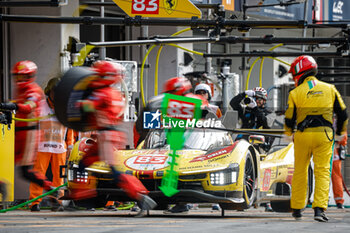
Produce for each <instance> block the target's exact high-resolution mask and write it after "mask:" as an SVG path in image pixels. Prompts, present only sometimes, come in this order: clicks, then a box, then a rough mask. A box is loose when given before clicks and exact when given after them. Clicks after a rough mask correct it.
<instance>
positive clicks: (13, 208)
mask: <svg viewBox="0 0 350 233" xmlns="http://www.w3.org/2000/svg"><path fill="white" fill-rule="evenodd" d="M65 186H67V183H65V184H62V185H61V186H58V187H57V188H55V189H53V190H50V191H48V192H47V193H44V194H42V195H40V196H38V197H36V198H33V199H32V200H29V201H26V202H24V203H21V204H19V205H16V206H13V207H11V208H8V209H3V210H0V213H5V212H7V211H12V210H16V209H18V208H21V207H23V206H25V205H27V204H30V203H32V202H33V201H36V200H38V199H40V198H43V197H46V196H47V195H50V194H52V193H54V192H56V191H58V190H59V189H60V188H62V187H65Z"/></svg>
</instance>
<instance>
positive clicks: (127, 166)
mask: <svg viewBox="0 0 350 233" xmlns="http://www.w3.org/2000/svg"><path fill="white" fill-rule="evenodd" d="M185 134H186V135H185V138H186V141H185V144H184V147H183V149H182V150H180V151H178V155H179V158H178V161H177V163H178V168H177V170H178V173H179V180H178V190H179V192H178V193H176V194H175V195H173V196H171V197H167V196H165V195H164V194H163V193H162V191H161V190H160V189H159V186H160V185H161V180H162V177H163V175H164V172H165V170H166V169H167V167H168V166H169V164H168V163H169V161H170V159H171V157H170V156H168V154H169V151H170V150H169V148H170V147H169V145H168V144H167V141H166V136H165V131H164V130H163V129H158V130H153V131H151V132H150V133H149V134H148V135H147V137H146V139H145V140H144V142H143V143H141V144H140V145H139V146H138V148H136V149H134V150H120V151H118V152H115V153H119V155H118V156H116V155H115V156H116V157H117V158H118V159H119V160H118V164H119V165H118V169H119V171H121V172H123V173H125V174H129V175H134V176H136V177H137V178H138V179H140V180H141V182H142V183H143V184H144V186H145V187H146V188H147V189H148V190H149V191H150V192H149V196H150V197H151V198H152V199H154V200H155V201H156V202H157V204H158V206H157V208H158V209H167V206H168V205H169V204H176V203H218V204H219V205H220V207H221V208H222V210H243V209H247V208H249V207H251V206H252V205H254V204H256V205H257V204H259V203H264V202H271V206H272V208H273V210H274V211H277V212H287V211H290V206H289V201H290V195H291V180H292V175H293V170H294V169H293V163H294V155H293V154H294V150H293V143H290V144H284V145H279V144H278V143H277V144H276V143H275V145H273V146H272V148H271V149H270V152H269V153H267V154H261V153H259V143H261V136H260V137H255V136H254V135H252V136H250V140H249V141H250V142H248V141H246V140H244V139H241V140H238V141H233V140H232V136H231V134H230V133H229V132H227V131H218V130H213V129H205V128H201V129H192V130H187V131H186V132H185ZM257 138H258V139H259V140H256V139H257ZM276 141H278V140H276ZM91 142H92V139H88V138H84V139H82V140H81V141H79V142H77V143H76V145H75V146H74V148H73V151H72V153H71V155H70V158H69V162H68V164H67V178H68V191H69V189H71V188H74V186H75V185H76V184H77V183H80V184H81V183H84V184H85V185H86V186H87V187H91V188H97V196H96V197H94V198H90V199H85V200H79V201H75V203H76V204H77V205H80V206H85V207H103V206H104V205H105V204H106V202H107V201H109V200H115V201H121V202H124V201H132V200H130V198H129V197H128V196H127V195H126V193H125V192H124V191H123V190H121V189H118V188H117V187H116V186H115V185H114V184H113V183H112V178H111V177H110V172H109V167H108V166H107V165H106V164H105V163H104V162H96V163H94V164H93V165H92V166H90V167H88V168H86V169H85V171H84V172H82V173H80V172H79V171H78V163H79V161H80V159H81V158H82V156H84V150H85V149H86V148H87V147H89V144H90V143H91Z"/></svg>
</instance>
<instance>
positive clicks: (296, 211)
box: [292, 209, 303, 220]
mask: <svg viewBox="0 0 350 233" xmlns="http://www.w3.org/2000/svg"><path fill="white" fill-rule="evenodd" d="M292 216H293V217H294V218H295V220H301V217H302V216H303V215H302V214H301V209H293V213H292Z"/></svg>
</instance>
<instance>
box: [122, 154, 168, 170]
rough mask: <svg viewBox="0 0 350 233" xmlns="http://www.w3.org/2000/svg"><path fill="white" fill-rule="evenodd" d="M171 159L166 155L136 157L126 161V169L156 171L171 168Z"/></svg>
mask: <svg viewBox="0 0 350 233" xmlns="http://www.w3.org/2000/svg"><path fill="white" fill-rule="evenodd" d="M169 161H171V158H170V157H169V156H167V155H164V154H152V155H145V154H143V155H136V156H133V157H131V158H128V159H127V160H125V162H124V164H125V166H126V167H128V168H130V169H133V170H141V171H151V170H152V171H155V170H159V169H163V168H166V167H168V166H169V164H168V162H169Z"/></svg>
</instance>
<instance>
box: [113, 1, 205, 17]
mask: <svg viewBox="0 0 350 233" xmlns="http://www.w3.org/2000/svg"><path fill="white" fill-rule="evenodd" d="M113 2H114V3H115V4H117V5H118V6H119V7H120V8H121V9H122V10H123V11H124V12H125V13H126V14H127V15H129V16H130V17H135V16H138V15H139V16H142V17H154V18H192V17H198V18H201V16H202V12H201V11H200V10H199V9H198V8H197V7H196V6H195V5H193V4H192V3H191V1H190V0H113Z"/></svg>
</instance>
